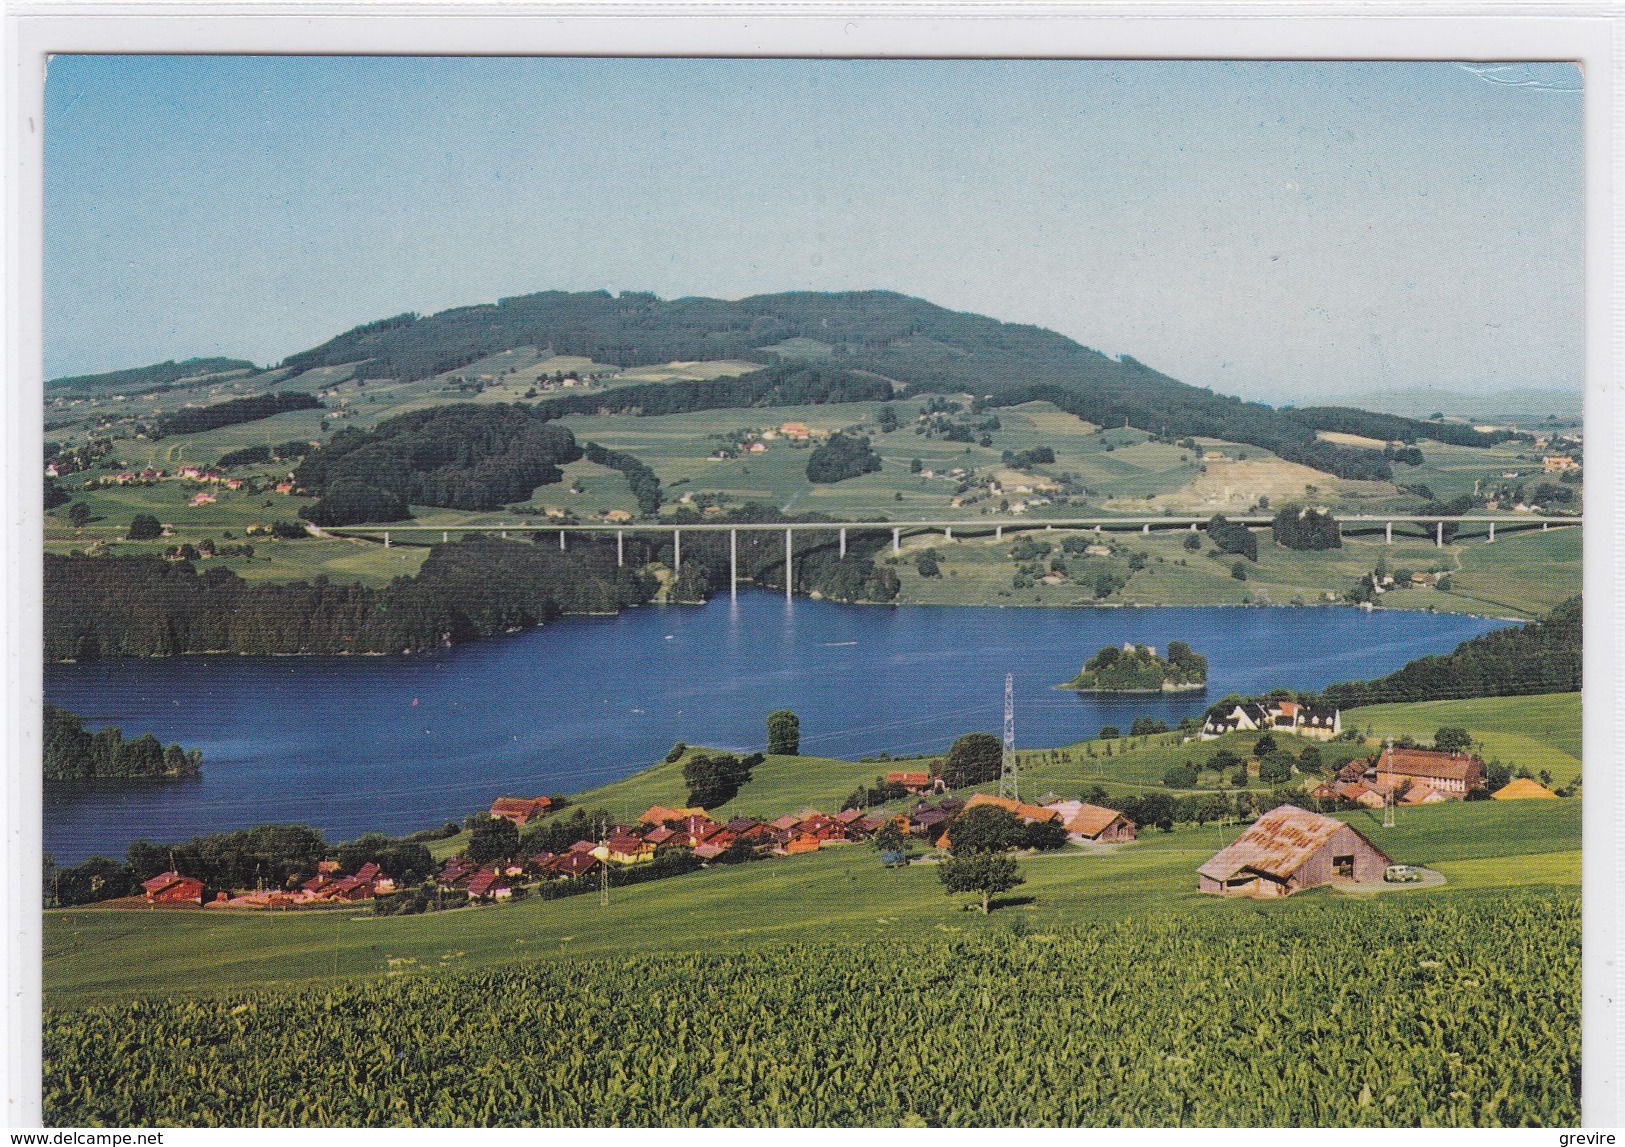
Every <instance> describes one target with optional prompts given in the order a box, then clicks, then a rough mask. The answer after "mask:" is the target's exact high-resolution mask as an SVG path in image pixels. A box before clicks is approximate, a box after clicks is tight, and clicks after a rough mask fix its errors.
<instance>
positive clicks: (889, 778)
mask: <svg viewBox="0 0 1625 1147" xmlns="http://www.w3.org/2000/svg"><path fill="white" fill-rule="evenodd" d="M886 783H887V784H888V785H902V786H903V789H904V791H906V792H907V793H909V794H910V795H911V796H912V795H917V794H919V793H929V792H939V793H940V792H942V791H943V789H944V788H945V785H944V783H943V780H942V778H941V777H933V776H932V775H931V774H930V773H921V772H890V773H887V774H886Z"/></svg>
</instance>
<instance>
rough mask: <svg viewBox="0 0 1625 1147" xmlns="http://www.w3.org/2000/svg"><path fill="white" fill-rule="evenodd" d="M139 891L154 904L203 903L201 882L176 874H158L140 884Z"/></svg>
mask: <svg viewBox="0 0 1625 1147" xmlns="http://www.w3.org/2000/svg"><path fill="white" fill-rule="evenodd" d="M141 891H142V894H143V895H144V896H146V898H147V899H148V900H150V901H151V902H152V903H154V904H182V903H186V902H188V901H190V902H192V903H197V904H201V903H203V881H201V880H199V879H197V878H196V877H194V876H182V875H181V874H180V873H178V872H160V873H159V874H158V875H157V876H154V877H153V878H152V879H151V880H143V881H142V882H141Z"/></svg>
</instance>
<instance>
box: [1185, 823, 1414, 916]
mask: <svg viewBox="0 0 1625 1147" xmlns="http://www.w3.org/2000/svg"><path fill="white" fill-rule="evenodd" d="M1391 863H1393V862H1392V861H1391V860H1390V859H1389V858H1388V856H1387V855H1386V854H1385V853H1384V852H1383V851H1382V850H1381V849H1380V848H1378V847H1377V846H1376V845H1374V844H1372V843H1371V842H1370V841H1369V840H1367V839H1366V838H1365V837H1364V836H1362V835H1361V834H1360V833H1359V832H1358V831H1356V830H1355V829H1354V828H1351V827H1350V826H1349V825H1346V824H1344V823H1343V822H1342V821H1340V820H1336V819H1334V818H1332V817H1329V816H1321V815H1320V814H1319V813H1313V812H1310V811H1309V810H1307V809H1301V808H1299V807H1298V806H1297V805H1281V806H1280V807H1279V808H1273V809H1271V810H1270V811H1269V812H1267V813H1265V814H1264V815H1263V816H1261V817H1259V818H1258V819H1257V820H1255V821H1254V822H1253V823H1252V827H1250V828H1249V829H1248V830H1247V831H1246V832H1244V833H1242V834H1241V835H1240V836H1239V837H1237V838H1236V841H1235V843H1233V844H1231V845H1230V846H1229V847H1227V848H1224V849H1221V850H1220V851H1219V852H1217V853H1215V854H1214V855H1213V856H1212V858H1210V859H1209V860H1208V862H1207V863H1206V864H1204V865H1202V867H1201V868H1199V869H1197V870H1196V886H1197V888H1198V889H1200V890H1201V891H1203V892H1208V893H1212V894H1213V895H1215V896H1256V897H1274V896H1290V895H1291V894H1292V893H1294V892H1299V891H1302V890H1303V889H1305V888H1315V887H1318V886H1319V885H1322V884H1338V883H1356V882H1357V883H1367V882H1373V881H1379V880H1381V879H1382V874H1383V870H1384V869H1385V868H1387V867H1388V865H1390V864H1391Z"/></svg>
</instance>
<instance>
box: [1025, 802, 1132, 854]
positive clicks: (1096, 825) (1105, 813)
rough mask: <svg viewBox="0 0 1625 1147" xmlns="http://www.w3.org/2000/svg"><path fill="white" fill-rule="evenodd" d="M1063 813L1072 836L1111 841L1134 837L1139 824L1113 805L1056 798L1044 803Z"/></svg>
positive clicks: (1069, 834)
mask: <svg viewBox="0 0 1625 1147" xmlns="http://www.w3.org/2000/svg"><path fill="white" fill-rule="evenodd" d="M1045 807H1046V808H1048V809H1050V810H1051V811H1053V812H1055V813H1057V814H1059V815H1060V818H1061V824H1062V825H1064V826H1065V828H1066V835H1067V836H1069V837H1071V838H1072V839H1073V840H1091V841H1096V842H1098V843H1102V844H1111V843H1118V842H1124V841H1130V840H1133V839H1134V833H1135V830H1136V828H1137V827H1138V826H1137V825H1135V823H1134V822H1133V821H1132V820H1130V819H1129V818H1128V817H1126V816H1124V815H1123V814H1122V813H1120V812H1118V811H1117V810H1116V809H1114V808H1103V807H1101V806H1100V805H1095V804H1087V803H1085V802H1084V801H1056V802H1054V803H1053V804H1049V805H1046V806H1045Z"/></svg>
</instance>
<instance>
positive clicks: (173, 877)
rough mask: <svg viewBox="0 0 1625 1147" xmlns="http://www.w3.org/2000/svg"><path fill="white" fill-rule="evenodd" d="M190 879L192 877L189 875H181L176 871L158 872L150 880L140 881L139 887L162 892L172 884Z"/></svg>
mask: <svg viewBox="0 0 1625 1147" xmlns="http://www.w3.org/2000/svg"><path fill="white" fill-rule="evenodd" d="M190 879H192V878H191V877H189V876H182V875H181V874H180V873H178V872H160V873H159V874H158V875H157V876H154V877H153V878H152V879H151V880H143V881H142V882H141V887H143V888H145V889H146V890H147V891H148V892H162V891H163V890H164V889H166V888H168V887H169V886H170V885H172V884H179V883H180V882H181V881H183V880H190Z"/></svg>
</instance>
